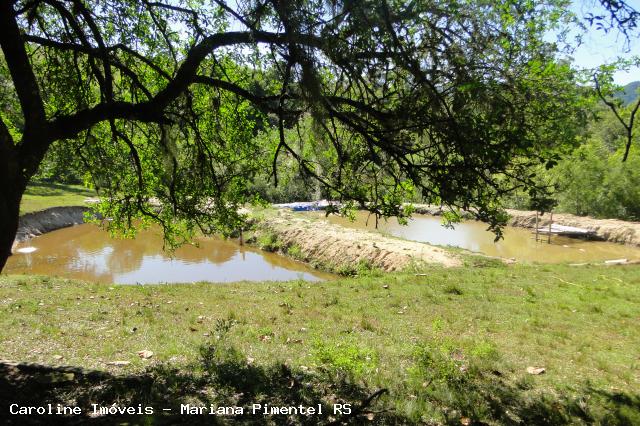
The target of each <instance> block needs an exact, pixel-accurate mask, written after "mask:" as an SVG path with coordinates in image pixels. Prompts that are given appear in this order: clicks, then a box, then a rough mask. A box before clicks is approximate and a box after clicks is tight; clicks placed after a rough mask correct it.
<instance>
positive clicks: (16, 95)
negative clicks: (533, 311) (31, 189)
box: [0, 0, 579, 266]
mask: <svg viewBox="0 0 640 426" xmlns="http://www.w3.org/2000/svg"><path fill="white" fill-rule="evenodd" d="M567 6H568V1H565V0H551V1H537V2H532V1H528V0H526V1H525V0H509V1H503V2H493V1H488V0H454V1H440V0H428V1H427V0H425V1H417V2H404V1H400V0H363V1H352V0H331V1H326V0H294V1H290V0H286V1H285V0H238V1H235V2H226V1H224V0H214V1H213V2H207V1H195V0H190V1H186V0H184V1H180V0H175V1H149V0H143V1H137V0H136V1H133V0H130V1H127V0H117V1H116V0H113V1H109V0H102V1H97V0H96V1H93V0H35V1H34V0H29V1H8V2H2V5H1V6H0V46H1V47H2V53H3V55H2V58H1V59H0V74H1V75H2V76H3V77H4V80H5V81H8V82H9V84H3V85H2V87H1V90H2V92H3V96H5V97H6V98H5V100H4V101H3V102H4V103H5V105H6V108H4V109H3V111H2V116H1V118H2V120H1V121H0V150H1V152H0V162H2V164H1V173H2V176H0V177H1V178H3V180H4V182H7V183H9V185H8V186H5V187H3V189H2V190H0V223H2V229H0V231H1V232H0V236H1V237H2V238H1V241H0V247H1V251H2V253H0V266H3V264H4V260H5V259H6V257H7V256H8V255H9V253H10V247H11V242H12V240H13V236H14V234H15V229H16V227H17V215H18V213H17V212H18V205H19V202H20V197H21V195H22V192H23V191H24V188H25V187H26V185H27V183H28V181H29V179H30V178H31V177H32V176H33V175H34V173H36V171H37V169H38V167H39V165H40V163H41V162H42V159H43V157H44V156H45V154H46V153H47V151H48V150H50V149H51V147H52V146H54V144H63V145H64V147H65V149H66V150H67V151H68V152H71V153H73V154H74V155H75V158H76V159H79V160H80V161H82V162H83V163H84V165H85V167H86V169H87V170H88V171H89V172H90V173H91V175H92V179H93V181H94V182H95V185H96V187H97V189H98V190H99V193H100V196H101V197H102V200H103V202H102V203H101V207H100V210H101V212H102V213H103V214H105V215H108V216H109V217H111V218H113V219H114V221H113V224H114V225H115V226H121V227H122V228H123V229H126V228H128V227H129V226H130V225H132V224H133V223H134V222H135V221H136V220H137V219H146V220H153V221H157V222H159V223H161V224H163V226H164V227H165V231H167V235H168V236H169V237H171V236H172V235H184V234H188V233H189V231H191V230H193V229H196V228H200V229H202V230H203V231H205V232H214V231H216V232H228V231H229V230H231V229H233V228H235V227H237V226H239V223H240V221H241V220H242V217H241V216H240V214H239V213H238V207H239V206H241V205H242V204H244V203H246V202H250V201H252V200H253V194H252V193H251V191H248V186H249V184H250V183H251V181H252V179H253V178H254V177H255V175H256V174H257V173H259V172H260V171H264V170H269V171H270V173H271V178H272V181H273V182H274V183H277V181H278V161H277V160H278V157H279V156H281V155H287V156H289V157H290V158H292V159H294V160H295V162H296V164H297V165H298V167H299V169H300V171H301V173H302V174H304V175H305V176H307V177H311V178H313V179H315V180H316V181H317V182H319V183H320V185H321V187H322V188H323V191H324V192H325V193H326V194H327V195H328V196H330V197H332V198H335V199H339V200H342V201H345V202H355V203H358V204H360V205H361V206H362V207H364V208H367V209H369V210H370V211H372V212H374V213H376V214H382V215H386V216H389V215H402V214H403V211H402V209H401V203H402V201H403V200H405V199H407V198H408V197H411V196H415V195H416V194H418V195H419V196H421V197H422V198H423V200H424V201H425V202H429V203H434V204H440V205H443V206H445V207H447V208H450V209H451V210H452V211H455V210H456V209H468V210H471V211H473V212H474V213H475V214H476V216H477V217H478V218H479V219H482V220H485V221H487V222H488V223H489V225H490V227H491V228H492V229H494V230H496V231H497V232H499V230H500V226H501V225H503V224H504V223H505V216H504V214H503V213H502V210H501V208H500V197H501V195H502V194H504V193H505V192H508V191H510V190H512V189H513V188H516V187H521V188H522V187H524V188H534V187H535V181H534V180H533V179H532V176H531V167H530V166H531V165H532V164H543V165H547V166H548V167H551V166H552V165H553V164H554V163H555V162H556V161H557V159H558V153H559V152H560V151H561V150H562V147H563V145H564V144H567V143H570V142H571V141H572V140H573V139H574V138H573V136H574V134H575V132H576V131H577V129H578V128H579V123H578V120H576V117H577V116H578V114H577V105H578V98H579V93H578V90H577V87H576V85H575V83H574V78H573V72H572V70H571V68H570V66H569V64H568V63H564V62H559V61H558V60H557V59H556V46H555V45H554V44H553V43H551V42H548V41H545V38H544V36H545V33H546V32H547V31H548V30H549V29H551V28H554V27H555V26H557V25H560V24H562V22H563V19H565V17H566V15H565V12H564V11H565V9H566V7H567ZM303 121H304V122H309V121H310V122H311V123H312V125H311V127H310V129H311V131H309V129H305V134H309V133H312V137H305V138H303V137H301V138H299V139H298V141H297V144H292V143H291V142H290V140H291V139H290V138H288V137H285V133H286V132H292V131H296V129H298V128H299V127H298V126H299V125H300V123H301V122H303ZM265 128H273V129H275V131H276V134H277V139H276V141H275V143H273V144H265V143H263V138H260V137H257V135H258V132H259V131H260V130H262V129H265ZM173 231H179V232H173Z"/></svg>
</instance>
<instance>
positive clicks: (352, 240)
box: [250, 211, 462, 272]
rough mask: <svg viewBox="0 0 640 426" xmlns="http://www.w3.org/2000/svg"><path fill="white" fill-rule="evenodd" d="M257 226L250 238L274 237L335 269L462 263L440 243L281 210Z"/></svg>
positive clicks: (279, 243)
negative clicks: (396, 236) (390, 235)
mask: <svg viewBox="0 0 640 426" xmlns="http://www.w3.org/2000/svg"><path fill="white" fill-rule="evenodd" d="M256 227H257V231H256V234H255V235H254V236H252V237H251V239H250V241H252V242H254V243H256V244H258V245H261V244H260V241H261V240H264V239H265V238H274V239H275V240H277V241H274V243H275V244H274V246H276V247H277V249H278V250H280V251H283V252H285V253H288V254H290V255H293V256H294V257H296V258H298V259H300V260H303V261H305V262H309V263H311V264H315V265H319V266H321V267H323V268H324V269H329V270H332V271H335V272H349V271H353V270H354V269H357V267H358V266H359V265H366V266H368V267H372V268H376V269H381V270H383V271H398V270H402V269H405V268H407V267H410V266H414V265H422V264H438V265H442V266H446V267H451V266H460V265H462V261H461V259H460V258H459V257H457V256H456V255H455V254H453V253H451V252H449V251H447V250H445V249H442V248H439V247H434V246H430V245H428V244H424V243H420V242H415V241H407V240H402V239H399V238H393V237H387V236H384V235H380V234H378V233H374V232H369V231H364V230H359V229H350V228H344V227H342V226H339V225H334V224H330V223H328V222H325V221H322V220H311V219H306V218H300V217H295V216H294V215H293V214H291V213H287V212H282V211H280V212H278V215H277V216H274V217H267V218H264V219H261V220H260V221H258V222H257V223H256Z"/></svg>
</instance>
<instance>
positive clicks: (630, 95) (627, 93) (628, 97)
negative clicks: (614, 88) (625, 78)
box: [616, 81, 640, 106]
mask: <svg viewBox="0 0 640 426" xmlns="http://www.w3.org/2000/svg"><path fill="white" fill-rule="evenodd" d="M638 88H640V81H633V82H631V83H629V84H627V85H626V86H624V87H623V88H622V92H620V93H618V94H616V98H618V99H622V103H623V104H624V105H625V106H627V105H629V104H630V103H631V102H633V101H634V100H636V99H637V98H638Z"/></svg>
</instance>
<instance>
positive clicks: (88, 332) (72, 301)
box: [0, 264, 640, 424]
mask: <svg viewBox="0 0 640 426" xmlns="http://www.w3.org/2000/svg"><path fill="white" fill-rule="evenodd" d="M480 266H481V267H476V268H469V267H467V268H455V269H432V270H431V271H430V272H429V273H428V274H427V275H426V276H416V275H414V274H381V273H369V274H368V275H365V276H360V277H355V278H344V279H341V280H337V281H332V282H323V283H316V284H313V283H307V282H302V281H295V282H289V283H269V282H265V283H236V284H224V285H218V284H207V283H199V284H193V285H157V286H144V287H141V286H118V285H112V286H105V285H97V284H91V283H83V282H73V281H69V280H65V279H58V278H46V277H29V276H24V277H22V276H2V277H1V278H0V287H1V288H2V298H1V299H0V344H1V346H0V347H1V348H2V349H1V353H0V357H2V358H8V359H14V360H20V361H28V362H37V363H43V364H64V365H74V366H82V367H85V368H90V369H99V370H106V371H108V372H110V373H117V374H120V373H130V374H134V375H138V377H146V376H149V375H150V376H151V377H154V378H155V379H154V380H156V382H154V383H160V384H158V385H157V386H159V387H160V389H155V390H154V391H153V392H156V393H157V392H160V393H161V394H162V395H165V397H166V398H169V397H170V398H171V401H173V402H174V403H175V401H178V400H181V401H182V400H189V398H194V395H200V393H198V392H200V391H202V387H206V388H207V389H209V391H211V392H213V394H212V395H213V396H211V397H210V399H207V401H217V403H220V401H224V402H226V403H229V401H232V400H233V398H234V396H233V395H236V394H237V393H238V392H239V393H242V394H243V395H245V396H246V395H252V396H251V397H252V398H267V399H269V398H271V399H269V401H272V402H278V401H279V402H287V401H288V402H291V398H294V397H295V398H294V399H296V398H297V399H296V400H298V399H300V400H305V401H311V400H313V399H314V398H320V399H323V401H325V402H326V401H328V400H332V398H333V399H335V398H336V397H341V398H346V399H348V398H353V399H354V400H360V398H361V397H362V395H366V394H367V393H371V392H373V391H374V390H375V389H378V388H386V389H388V394H386V395H384V396H383V397H381V398H380V399H379V400H376V402H375V410H374V411H379V412H380V414H376V415H375V416H377V417H376V418H378V420H379V421H380V422H381V423H384V421H386V422H388V423H402V422H405V423H414V422H426V423H429V422H433V423H451V424H460V422H461V421H463V420H465V418H469V419H470V420H471V421H473V422H488V423H493V424H496V423H497V424H513V423H516V424H517V423H519V422H520V423H524V424H545V423H546V424H562V423H584V422H587V423H590V422H603V423H608V424H638V422H640V396H639V395H638V389H640V358H638V348H640V328H639V327H638V323H639V320H640V317H639V313H640V268H638V267H635V266H625V267H597V266H588V267H570V266H565V265H554V266H550V265H544V266H501V265H497V264H487V265H480ZM141 350H151V351H153V352H154V356H153V357H152V358H151V359H150V360H143V359H140V358H139V357H138V355H137V352H138V351H141ZM57 355H61V356H63V358H62V359H61V360H58V359H56V356H57ZM120 360H123V361H129V362H130V364H129V365H128V366H125V367H113V366H109V365H107V363H108V362H109V361H120ZM278 366H280V367H278ZM529 366H535V367H544V368H545V369H546V373H545V374H542V375H535V376H534V375H530V374H528V373H527V372H526V369H527V367H529ZM176 368H177V369H178V370H175V369H176ZM168 371H173V373H171V374H168V373H167V372H168ZM116 377H120V376H116ZM176 377H178V378H176ZM290 377H293V378H294V379H291V378H290ZM114 380H115V379H114ZM141 380H142V379H141ZM176 380H183V381H184V383H182V384H181V385H180V386H178V385H176ZM171 383H173V385H172V384H171ZM296 383H298V384H299V383H302V384H301V385H300V386H302V388H304V386H303V385H304V383H307V385H308V386H311V388H313V389H315V391H317V393H316V394H313V395H311V396H310V394H308V393H304V392H307V391H304V392H302V390H300V392H302V393H296V392H298V391H297V390H296V389H298V388H296V386H297V384H296ZM85 385H86V384H85ZM85 385H79V386H78V388H77V389H76V392H78V393H82V392H85V393H87V394H90V395H94V393H95V392H94V391H89V390H87V388H86V386H85ZM83 386H84V387H83ZM101 386H103V388H104V386H105V385H104V383H102V385H101ZM154 386H155V385H154ZM207 386H208V387H207ZM103 388H101V389H103ZM302 388H301V389H302ZM311 388H309V389H311ZM304 389H307V388H304ZM309 389H307V390H309ZM92 392H94V393H92ZM128 392H129V393H127V395H129V396H128V398H129V401H130V402H131V401H138V400H140V398H141V396H140V395H141V394H140V392H143V391H139V392H138V391H136V390H135V389H133V388H130V389H128ZM136 392H138V393H136ZM149 392H151V391H149ZM153 392H151V393H149V394H146V393H145V394H144V395H146V396H145V397H144V398H147V399H146V400H151V401H157V397H155V396H149V395H156V394H155V393H153ZM214 394H215V395H214ZM64 395H66V397H68V398H71V397H72V396H73V392H70V393H69V392H67V393H65V394H64ZM69 395H71V396H69ZM167 395H168V396H167ZM105 398H106V397H105ZM114 398H115V397H114ZM118 398H122V395H120V396H119V397H118ZM136 398H137V399H136ZM144 398H143V399H144ZM198 398H200V396H198ZM202 398H204V397H202ZM202 398H200V399H199V400H200V401H203V399H202ZM247 398H248V396H247ZM305 398H306V399H305ZM107 399H108V398H107ZM241 399H242V398H241ZM80 400H82V398H80ZM109 401H111V400H109ZM236 402H237V401H236ZM241 402H242V401H241ZM383 411H384V412H385V413H386V414H382V412H383ZM389 416H391V417H389ZM307 420H308V419H307ZM316 420H317V419H316ZM297 421H300V422H304V421H306V420H304V419H302V420H300V419H298V420H297ZM310 424H314V423H310Z"/></svg>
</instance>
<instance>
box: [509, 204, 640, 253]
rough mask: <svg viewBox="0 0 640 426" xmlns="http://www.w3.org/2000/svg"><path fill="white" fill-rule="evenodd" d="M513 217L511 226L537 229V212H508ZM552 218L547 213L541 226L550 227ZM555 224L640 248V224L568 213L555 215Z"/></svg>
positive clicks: (541, 218) (510, 222) (541, 219)
mask: <svg viewBox="0 0 640 426" xmlns="http://www.w3.org/2000/svg"><path fill="white" fill-rule="evenodd" d="M507 212H508V213H509V215H510V216H511V220H510V221H509V224H510V225H512V226H520V227H523V228H531V229H535V223H536V212H534V211H521V210H507ZM549 220H550V216H549V214H548V213H546V214H545V215H544V216H541V217H540V226H547V225H549ZM553 223H557V224H559V225H565V226H575V227H577V228H584V229H588V230H589V231H592V232H593V233H594V234H595V236H596V237H597V238H598V239H602V240H605V241H610V242H613V243H620V244H629V245H634V246H640V222H626V221H624V220H617V219H594V218H592V217H588V216H575V215H572V214H568V213H554V214H553Z"/></svg>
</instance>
